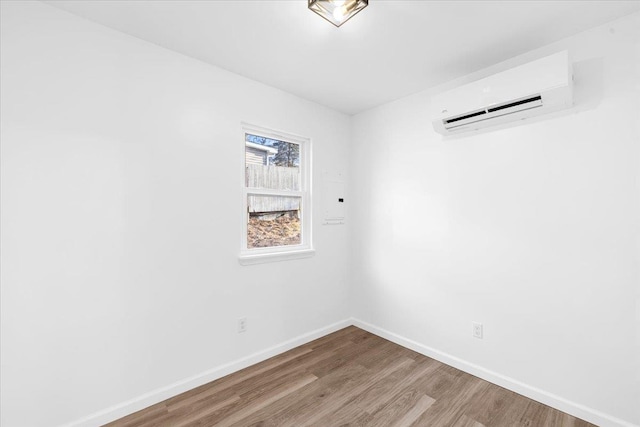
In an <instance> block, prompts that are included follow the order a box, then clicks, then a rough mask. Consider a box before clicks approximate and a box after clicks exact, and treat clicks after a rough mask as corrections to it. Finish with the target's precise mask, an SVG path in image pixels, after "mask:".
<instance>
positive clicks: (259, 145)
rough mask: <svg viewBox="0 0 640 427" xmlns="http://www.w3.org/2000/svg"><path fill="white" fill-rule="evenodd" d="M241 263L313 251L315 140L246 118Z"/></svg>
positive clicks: (302, 254) (254, 262) (243, 125)
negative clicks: (312, 162) (255, 124)
mask: <svg viewBox="0 0 640 427" xmlns="http://www.w3.org/2000/svg"><path fill="white" fill-rule="evenodd" d="M242 130H243V143H242V150H243V151H242V230H241V231H242V236H241V244H240V256H239V259H240V263H241V264H243V265H246V264H256V263H262V262H270V261H281V260H286V259H295V258H302V257H308V256H311V255H313V246H312V242H311V238H312V233H311V229H312V225H311V202H312V201H311V140H310V139H309V138H304V137H300V136H297V135H292V134H288V133H284V132H278V131H274V130H271V129H267V128H263V127H259V126H254V125H250V124H246V123H243V124H242Z"/></svg>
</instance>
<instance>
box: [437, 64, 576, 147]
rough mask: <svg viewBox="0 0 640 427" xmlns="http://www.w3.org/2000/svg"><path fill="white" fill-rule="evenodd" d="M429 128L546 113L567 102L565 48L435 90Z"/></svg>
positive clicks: (569, 83) (450, 130) (461, 128)
mask: <svg viewBox="0 0 640 427" xmlns="http://www.w3.org/2000/svg"><path fill="white" fill-rule="evenodd" d="M431 105H432V120H433V128H434V129H435V130H436V132H439V133H441V134H443V135H452V134H457V133H462V132H465V131H473V130H478V129H482V128H486V127H489V126H495V125H498V124H502V123H506V122H511V121H516V120H523V119H527V118H529V117H534V116H539V115H541V114H547V113H550V112H553V111H558V110H561V109H563V108H568V107H571V106H572V105H573V76H572V69H571V62H570V61H569V54H568V52H567V51H563V52H558V53H556V54H553V55H550V56H547V57H544V58H541V59H538V60H536V61H533V62H529V63H528V64H524V65H520V66H518V67H515V68H512V69H510V70H507V71H503V72H500V73H498V74H494V75H492V76H489V77H486V78H484V79H481V80H477V81H475V82H472V83H469V84H466V85H463V86H460V87H457V88H455V89H452V90H449V91H447V92H444V93H441V94H439V95H436V96H434V97H433V99H432V104H431Z"/></svg>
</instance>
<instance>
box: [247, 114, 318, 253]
mask: <svg viewBox="0 0 640 427" xmlns="http://www.w3.org/2000/svg"><path fill="white" fill-rule="evenodd" d="M246 134H251V135H258V136H263V137H266V138H271V139H276V140H278V141H284V142H290V143H295V144H299V145H300V191H290V190H274V189H261V188H249V187H247V186H246V169H245V168H246V163H245V144H244V142H245V138H246ZM241 142H242V144H240V143H238V145H239V146H240V147H241V148H242V154H241V156H240V158H241V160H242V168H241V171H242V175H241V178H242V181H241V184H242V227H241V237H240V255H239V256H238V259H239V261H240V264H242V265H250V264H259V263H264V262H272V261H284V260H289V259H298V258H307V257H310V256H313V255H314V253H315V250H314V249H313V245H312V228H313V227H312V222H311V221H312V197H311V188H312V187H311V177H312V174H311V139H310V138H305V137H302V136H298V135H293V134H290V133H286V132H280V131H275V130H272V129H268V128H264V127H261V126H256V125H252V124H249V123H244V122H243V123H242V139H241ZM250 195H258V196H261V195H262V196H285V197H300V203H301V205H302V206H301V211H302V212H301V218H300V220H301V227H300V244H299V245H286V246H271V247H266V248H253V249H249V248H248V247H247V224H248V223H249V212H248V209H247V199H248V196H250Z"/></svg>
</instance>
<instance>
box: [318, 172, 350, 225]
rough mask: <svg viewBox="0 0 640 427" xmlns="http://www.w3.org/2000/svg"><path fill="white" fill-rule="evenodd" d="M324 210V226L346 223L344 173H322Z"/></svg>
mask: <svg viewBox="0 0 640 427" xmlns="http://www.w3.org/2000/svg"><path fill="white" fill-rule="evenodd" d="M322 193H323V197H322V210H323V213H324V218H323V220H322V224H324V225H340V224H344V223H345V212H346V209H345V207H346V198H345V184H344V176H343V174H342V172H338V171H327V170H325V171H323V172H322Z"/></svg>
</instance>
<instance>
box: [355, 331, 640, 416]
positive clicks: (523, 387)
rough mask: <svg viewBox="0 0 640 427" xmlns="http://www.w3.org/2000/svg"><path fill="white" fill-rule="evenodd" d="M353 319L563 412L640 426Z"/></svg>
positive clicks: (402, 342)
mask: <svg viewBox="0 0 640 427" xmlns="http://www.w3.org/2000/svg"><path fill="white" fill-rule="evenodd" d="M352 321H353V322H352V324H353V325H354V326H357V327H358V328H360V329H364V330H365V331H367V332H371V333H372V334H375V335H378V336H380V337H382V338H385V339H387V340H389V341H391V342H394V343H396V344H398V345H401V346H403V347H406V348H408V349H411V350H413V351H416V352H418V353H420V354H423V355H425V356H427V357H431V358H432V359H436V360H438V361H440V362H442V363H445V364H447V365H450V366H453V367H454V368H457V369H460V370H461V371H464V372H467V373H469V374H471V375H474V376H476V377H479V378H482V379H483V380H486V381H489V382H491V383H493V384H497V385H499V386H501V387H504V388H506V389H508V390H511V391H514V392H516V393H519V394H521V395H523V396H526V397H528V398H530V399H533V400H536V401H538V402H541V403H544V404H545V405H548V406H551V407H552V408H556V409H558V410H560V411H562V412H566V413H567V414H570V415H573V416H575V417H578V418H582V419H583V420H585V421H588V422H590V423H593V424H595V425H598V426H601V427H639V426H638V425H636V424H633V423H630V422H628V421H624V420H621V419H619V418H616V417H614V416H612V415H609V414H605V413H603V412H600V411H598V410H595V409H593V408H589V407H587V406H584V405H581V404H579V403H575V402H572V401H570V400H567V399H565V398H563V397H560V396H557V395H555V394H552V393H549V392H547V391H544V390H541V389H539V388H536V387H533V386H531V385H528V384H525V383H523V382H521V381H518V380H516V379H513V378H510V377H507V376H505V375H502V374H499V373H497V372H493V371H490V370H489V369H486V368H483V367H481V366H478V365H475V364H473V363H470V362H467V361H466V360H462V359H460V358H458V357H455V356H452V355H450V354H447V353H444V352H442V351H439V350H436V349H434V348H431V347H429V346H426V345H424V344H420V343H418V342H416V341H413V340H411V339H408V338H405V337H403V336H401V335H398V334H395V333H393V332H390V331H387V330H385V329H382V328H379V327H377V326H374V325H372V324H370V323H366V322H363V321H361V320H358V319H352Z"/></svg>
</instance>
